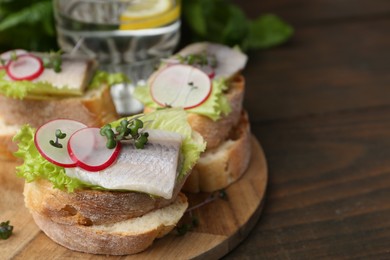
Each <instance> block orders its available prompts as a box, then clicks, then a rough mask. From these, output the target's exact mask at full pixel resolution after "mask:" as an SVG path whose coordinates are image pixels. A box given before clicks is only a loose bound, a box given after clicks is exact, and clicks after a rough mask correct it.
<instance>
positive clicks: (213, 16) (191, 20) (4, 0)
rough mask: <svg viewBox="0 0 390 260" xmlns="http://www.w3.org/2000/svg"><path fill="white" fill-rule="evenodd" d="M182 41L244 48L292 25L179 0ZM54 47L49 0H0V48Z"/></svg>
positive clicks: (209, 1)
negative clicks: (181, 18)
mask: <svg viewBox="0 0 390 260" xmlns="http://www.w3.org/2000/svg"><path fill="white" fill-rule="evenodd" d="M182 7H183V11H182V14H183V22H184V23H183V27H182V31H183V35H185V38H186V41H188V42H186V44H187V43H190V42H195V41H204V40H206V41H211V42H218V43H223V44H226V45H229V46H240V48H241V49H243V50H244V51H248V50H251V49H266V48H270V47H273V46H276V45H279V44H282V43H284V42H286V41H287V40H288V39H289V38H290V37H291V36H292V34H293V28H292V27H291V26H290V25H288V24H287V23H285V22H284V21H283V20H281V19H280V18H279V17H277V16H275V15H273V14H263V15H261V16H259V17H258V18H257V19H255V20H250V19H248V18H247V17H246V15H245V14H244V12H243V11H242V10H241V9H240V8H239V7H238V6H237V5H234V4H232V3H231V2H229V1H228V0H182ZM15 48H23V49H27V50H35V51H50V50H58V45H57V42H56V33H55V27H54V17H53V7H52V0H0V51H5V50H9V49H15Z"/></svg>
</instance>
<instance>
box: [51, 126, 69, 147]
mask: <svg viewBox="0 0 390 260" xmlns="http://www.w3.org/2000/svg"><path fill="white" fill-rule="evenodd" d="M55 135H56V140H55V141H53V140H50V141H49V143H50V144H51V145H52V146H54V147H56V148H62V147H63V146H62V144H60V143H59V142H58V139H64V138H65V137H66V134H65V133H63V132H61V130H60V129H57V130H56V132H55Z"/></svg>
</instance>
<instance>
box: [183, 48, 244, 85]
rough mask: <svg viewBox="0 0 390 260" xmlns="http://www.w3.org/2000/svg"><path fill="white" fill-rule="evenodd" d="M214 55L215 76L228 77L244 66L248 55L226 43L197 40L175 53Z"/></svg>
mask: <svg viewBox="0 0 390 260" xmlns="http://www.w3.org/2000/svg"><path fill="white" fill-rule="evenodd" d="M202 53H206V54H207V55H215V58H216V60H217V67H216V68H215V77H216V78H219V77H224V78H230V77H232V76H233V75H234V74H236V73H237V72H239V71H241V70H242V69H244V68H245V66H246V63H247V61H248V56H247V55H245V54H244V53H242V52H241V51H239V50H236V49H233V48H230V47H228V46H226V45H222V44H217V43H208V42H199V43H194V44H190V45H188V46H187V47H185V48H184V49H182V50H180V51H179V52H178V53H177V54H179V55H182V56H188V55H190V54H202Z"/></svg>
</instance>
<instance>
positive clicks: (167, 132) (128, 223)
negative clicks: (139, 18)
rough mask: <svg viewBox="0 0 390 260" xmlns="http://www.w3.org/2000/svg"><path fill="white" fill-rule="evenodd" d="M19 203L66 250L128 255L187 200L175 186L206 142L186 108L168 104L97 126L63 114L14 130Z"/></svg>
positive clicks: (168, 223)
mask: <svg viewBox="0 0 390 260" xmlns="http://www.w3.org/2000/svg"><path fill="white" fill-rule="evenodd" d="M14 141H15V142H16V143H17V144H18V147H19V149H18V151H17V152H16V153H15V155H16V156H17V157H19V158H21V159H22V160H23V164H22V165H20V166H18V167H17V175H18V176H20V177H23V178H25V180H26V184H25V188H24V197H25V205H26V207H27V208H28V209H29V211H30V212H31V214H32V216H33V218H34V220H35V222H36V224H37V225H38V226H39V228H40V229H41V230H42V231H43V232H44V233H45V234H46V235H47V236H48V237H50V238H51V239H52V240H53V241H55V242H56V243H58V244H60V245H62V246H64V247H67V248H69V249H71V250H76V251H81V252H85V253H91V254H104V255H127V254H135V253H138V252H141V251H143V250H146V249H147V248H148V247H149V246H151V245H152V243H153V241H154V240H155V239H156V238H160V237H163V236H164V235H166V234H168V233H169V232H170V231H171V230H172V229H173V228H174V227H175V225H176V224H177V223H178V221H179V220H180V218H181V217H182V215H183V214H184V212H185V211H186V209H187V207H188V203H187V199H186V196H185V195H184V194H183V193H181V192H180V190H181V188H182V186H183V184H184V182H185V180H186V178H187V177H188V175H189V173H190V172H191V169H192V167H193V165H194V164H195V163H196V161H197V160H198V158H199V156H200V153H201V152H202V151H203V150H204V149H205V143H204V141H203V138H202V137H201V136H200V135H199V134H198V133H197V132H195V131H193V130H192V129H191V127H190V125H189V124H188V122H187V119H186V112H185V111H183V110H182V109H177V108H172V109H164V110H159V111H156V112H153V113H150V114H147V115H137V116H133V117H128V118H122V119H120V120H118V121H114V122H112V123H110V124H108V125H105V126H104V127H102V128H95V127H87V126H86V125H84V124H82V123H80V122H78V121H74V120H68V119H58V120H52V121H49V122H47V123H45V124H44V125H42V126H40V127H39V128H37V129H35V128H32V127H31V126H29V125H25V126H23V127H22V128H21V130H20V131H19V132H18V133H17V134H16V135H15V137H14Z"/></svg>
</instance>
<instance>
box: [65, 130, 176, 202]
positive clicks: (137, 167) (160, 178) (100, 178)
mask: <svg viewBox="0 0 390 260" xmlns="http://www.w3.org/2000/svg"><path fill="white" fill-rule="evenodd" d="M147 132H148V133H149V141H148V144H147V145H146V146H145V148H144V149H136V148H135V147H134V145H133V144H131V143H122V150H121V152H120V154H119V156H118V158H117V160H116V162H115V163H114V164H113V165H111V166H110V167H108V168H106V169H104V170H102V171H98V172H89V171H86V170H84V169H81V168H79V167H76V168H66V169H65V170H66V174H67V175H68V176H69V177H72V178H77V179H79V180H81V181H84V182H86V183H90V184H94V185H99V186H101V187H104V188H107V189H110V190H130V191H138V192H144V193H148V194H152V195H156V196H161V197H163V198H165V199H170V198H172V193H173V189H174V187H175V183H176V178H177V174H178V172H179V169H178V168H179V167H178V166H179V155H180V147H181V142H182V136H181V135H180V134H178V133H174V132H168V131H161V130H151V129H148V130H147Z"/></svg>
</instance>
